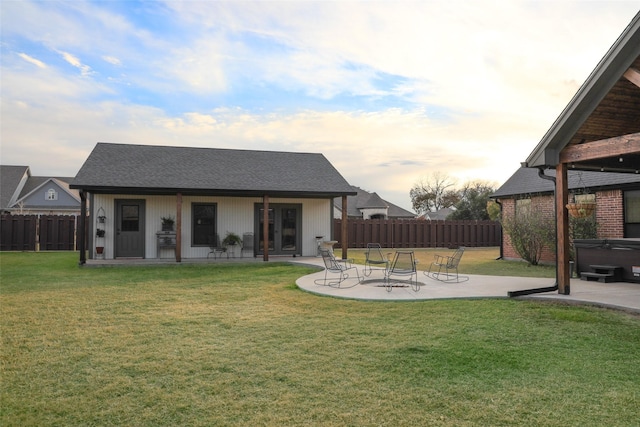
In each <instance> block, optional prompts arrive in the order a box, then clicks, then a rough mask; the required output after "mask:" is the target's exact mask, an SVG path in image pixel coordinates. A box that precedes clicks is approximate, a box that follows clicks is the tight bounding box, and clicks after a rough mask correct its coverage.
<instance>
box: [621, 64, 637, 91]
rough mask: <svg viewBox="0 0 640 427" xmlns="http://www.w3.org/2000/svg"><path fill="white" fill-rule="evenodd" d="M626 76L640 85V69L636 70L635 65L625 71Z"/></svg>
mask: <svg viewBox="0 0 640 427" xmlns="http://www.w3.org/2000/svg"><path fill="white" fill-rule="evenodd" d="M624 77H625V78H626V79H627V80H629V81H630V82H631V83H633V84H634V85H636V86H638V87H640V71H638V70H636V69H635V68H633V67H632V68H629V69H628V70H627V71H625V73H624Z"/></svg>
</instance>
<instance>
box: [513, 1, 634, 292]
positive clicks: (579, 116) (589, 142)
mask: <svg viewBox="0 0 640 427" xmlns="http://www.w3.org/2000/svg"><path fill="white" fill-rule="evenodd" d="M523 166H524V167H530V168H538V170H539V171H540V172H541V176H542V172H543V171H544V170H546V169H555V177H554V178H552V179H553V180H554V185H555V205H556V232H557V252H556V253H557V255H556V257H557V261H556V262H557V283H556V284H555V285H554V287H556V289H557V291H558V293H559V294H562V295H569V294H570V293H571V280H570V276H569V249H570V248H569V216H568V210H567V208H566V205H567V203H568V201H569V191H568V188H567V170H569V169H572V170H589V171H598V172H624V173H632V174H638V173H640V13H638V14H637V15H636V16H635V17H634V18H633V20H632V21H631V23H630V24H629V25H628V26H627V28H626V29H625V30H624V32H623V33H622V34H621V35H620V37H619V38H618V39H617V40H616V42H615V43H614V44H613V46H612V47H611V48H610V49H609V51H608V52H607V53H606V55H605V56H604V57H603V58H602V60H601V61H600V63H599V64H598V65H597V66H596V68H595V69H594V70H593V72H592V73H591V74H590V75H589V77H588V78H587V80H586V81H585V83H584V84H583V85H582V86H581V87H580V89H579V90H578V92H577V93H576V94H575V96H574V97H573V99H572V100H571V102H570V103H569V104H568V105H567V106H566V107H565V109H564V111H562V113H561V114H560V116H559V117H558V119H556V121H555V122H554V123H553V125H552V126H551V128H550V129H549V130H548V131H547V133H546V134H545V135H544V137H543V138H542V140H541V141H540V143H539V144H538V146H537V147H536V148H535V149H534V150H533V151H532V152H531V154H530V155H529V157H527V160H526V161H525V162H523ZM603 178H604V176H603ZM625 237H638V236H625ZM582 283H584V282H582ZM582 283H581V285H582ZM635 286H637V285H635ZM547 290H548V289H547Z"/></svg>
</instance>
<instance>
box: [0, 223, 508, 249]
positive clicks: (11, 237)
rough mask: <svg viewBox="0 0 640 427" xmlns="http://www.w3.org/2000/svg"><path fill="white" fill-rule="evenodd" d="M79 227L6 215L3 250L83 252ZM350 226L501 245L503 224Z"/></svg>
mask: <svg viewBox="0 0 640 427" xmlns="http://www.w3.org/2000/svg"><path fill="white" fill-rule="evenodd" d="M87 225H88V223H87ZM333 225H334V227H333V240H336V241H338V242H342V238H341V232H342V220H340V219H336V220H334V224H333ZM77 226H78V220H77V217H75V216H71V215H2V223H1V225H0V250H2V251H36V250H41V251H51V250H53V251H72V250H77V248H78V245H77V237H76V236H77ZM347 227H348V232H349V247H350V248H364V247H366V246H367V243H372V242H375V243H380V245H382V247H385V248H457V247H458V246H467V247H489V246H500V233H501V228H500V223H498V222H496V221H424V220H375V219H374V220H371V219H369V220H358V219H356V220H349V221H348V224H347ZM85 234H86V233H85ZM336 246H337V247H340V246H341V244H340V243H339V244H338V245H336Z"/></svg>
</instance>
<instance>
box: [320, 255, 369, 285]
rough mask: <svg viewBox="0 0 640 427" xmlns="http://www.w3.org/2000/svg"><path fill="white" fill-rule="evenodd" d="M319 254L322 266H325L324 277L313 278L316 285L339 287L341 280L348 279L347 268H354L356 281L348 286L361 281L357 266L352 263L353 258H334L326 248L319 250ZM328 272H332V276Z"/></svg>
mask: <svg viewBox="0 0 640 427" xmlns="http://www.w3.org/2000/svg"><path fill="white" fill-rule="evenodd" d="M321 255H322V260H323V261H324V267H325V268H324V279H316V280H314V283H315V284H316V285H324V286H335V287H338V288H339V287H341V285H342V282H344V281H345V280H347V279H349V273H348V271H349V270H355V273H356V277H357V279H358V281H357V282H356V283H354V284H353V285H351V286H348V287H350V288H351V287H353V286H355V285H357V284H358V283H360V282H361V281H362V279H361V278H360V274H359V273H358V268H357V267H355V266H354V265H353V260H351V259H336V257H335V256H334V255H333V253H332V252H331V251H328V250H326V249H323V250H322V251H321ZM329 273H332V274H333V275H334V276H333V277H329ZM336 275H337V276H336ZM352 278H354V277H352Z"/></svg>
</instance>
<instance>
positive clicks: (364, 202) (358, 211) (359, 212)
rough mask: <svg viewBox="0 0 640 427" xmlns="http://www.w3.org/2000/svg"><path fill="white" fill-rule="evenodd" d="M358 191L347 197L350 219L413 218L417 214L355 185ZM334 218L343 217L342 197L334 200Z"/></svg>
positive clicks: (355, 190)
mask: <svg viewBox="0 0 640 427" xmlns="http://www.w3.org/2000/svg"><path fill="white" fill-rule="evenodd" d="M352 189H353V191H354V192H356V194H355V195H353V196H348V197H347V216H348V218H349V219H412V218H415V216H416V215H415V214H414V213H412V212H409V211H408V210H406V209H403V208H401V207H400V206H397V205H394V204H393V203H390V202H387V201H386V200H384V199H382V197H380V196H378V194H377V193H369V192H368V191H365V190H363V189H361V188H359V187H356V186H353V187H352ZM333 203H334V211H333V217H334V218H342V199H340V198H336V199H335V200H334V202H333Z"/></svg>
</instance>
